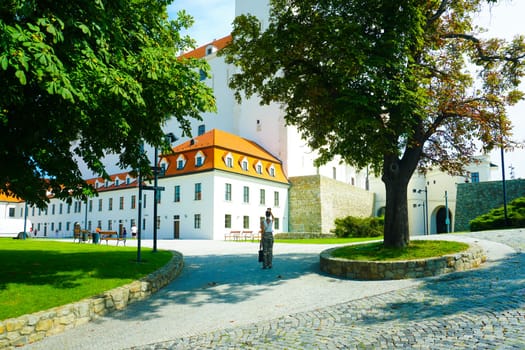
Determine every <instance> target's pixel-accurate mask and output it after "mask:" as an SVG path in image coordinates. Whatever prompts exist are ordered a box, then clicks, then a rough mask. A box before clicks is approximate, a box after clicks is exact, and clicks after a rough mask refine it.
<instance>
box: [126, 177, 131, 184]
mask: <svg viewBox="0 0 525 350" xmlns="http://www.w3.org/2000/svg"><path fill="white" fill-rule="evenodd" d="M130 182H131V179H130V178H129V177H127V178H126V185H129V183H130Z"/></svg>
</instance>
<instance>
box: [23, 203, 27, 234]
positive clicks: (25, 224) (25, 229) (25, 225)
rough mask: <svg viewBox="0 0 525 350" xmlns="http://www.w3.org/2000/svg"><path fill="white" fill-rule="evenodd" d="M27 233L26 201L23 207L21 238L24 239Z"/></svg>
mask: <svg viewBox="0 0 525 350" xmlns="http://www.w3.org/2000/svg"><path fill="white" fill-rule="evenodd" d="M26 235H27V201H26V202H25V208H24V234H23V235H22V239H26Z"/></svg>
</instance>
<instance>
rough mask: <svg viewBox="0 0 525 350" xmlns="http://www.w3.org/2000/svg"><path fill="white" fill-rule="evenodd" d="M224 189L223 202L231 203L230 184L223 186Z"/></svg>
mask: <svg viewBox="0 0 525 350" xmlns="http://www.w3.org/2000/svg"><path fill="white" fill-rule="evenodd" d="M225 185H226V186H225V189H224V200H226V201H231V200H232V184H225Z"/></svg>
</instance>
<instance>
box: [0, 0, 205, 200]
mask: <svg viewBox="0 0 525 350" xmlns="http://www.w3.org/2000/svg"><path fill="white" fill-rule="evenodd" d="M170 3H171V1H168V0H160V1H159V0H132V1H124V0H111V1H108V0H94V1H83V2H78V1H70V2H62V1H51V0H47V1H40V0H39V1H36V0H9V1H3V2H2V3H1V4H0V80H1V81H2V84H1V85H0V134H1V135H2V138H1V140H0V164H1V166H0V191H1V192H4V193H10V194H13V195H16V196H18V197H20V198H24V199H26V200H28V202H29V203H31V204H37V205H39V206H45V205H46V202H47V197H46V190H50V191H51V192H52V193H53V195H54V196H55V197H58V198H71V196H73V197H80V198H82V197H85V196H88V195H91V194H93V193H94V189H93V188H91V187H89V186H88V185H86V184H85V182H84V181H83V180H82V176H81V173H80V170H79V166H78V164H77V161H76V160H77V159H82V160H83V161H84V162H85V163H86V164H87V166H88V167H89V169H90V170H92V171H93V172H94V173H95V174H100V175H101V176H107V175H108V174H107V173H106V171H105V168H104V164H102V162H101V159H102V158H103V157H104V156H105V155H106V154H109V153H115V154H119V165H120V166H121V167H122V168H128V167H130V168H132V169H134V170H138V169H142V171H143V172H150V168H149V162H148V160H147V159H146V157H145V155H144V154H143V152H142V151H141V147H140V146H141V144H142V143H143V142H145V143H148V144H151V145H153V146H159V147H167V145H166V144H165V141H164V137H163V132H162V126H163V124H164V123H166V121H167V120H168V119H170V118H171V117H174V118H176V119H177V120H178V121H179V122H180V124H181V128H182V129H183V130H182V131H183V132H184V133H187V134H191V133H190V130H189V121H188V119H187V118H197V119H200V116H199V115H200V113H201V112H204V111H211V110H214V108H215V102H214V99H213V95H212V91H211V89H209V88H208V87H206V86H205V85H204V84H203V83H201V82H200V79H199V70H203V71H207V70H208V67H207V65H206V63H205V62H204V61H202V60H195V59H182V58H179V57H178V55H179V53H180V52H181V51H182V50H186V49H188V48H191V47H193V46H194V42H193V40H192V39H190V38H189V37H183V36H181V35H180V34H179V32H180V30H181V29H183V28H187V27H189V26H190V25H191V24H192V21H193V20H192V18H191V17H189V16H188V15H187V14H186V13H185V12H184V11H181V12H180V13H179V14H178V18H177V19H176V20H169V19H168V16H167V11H166V7H167V5H169V4H170Z"/></svg>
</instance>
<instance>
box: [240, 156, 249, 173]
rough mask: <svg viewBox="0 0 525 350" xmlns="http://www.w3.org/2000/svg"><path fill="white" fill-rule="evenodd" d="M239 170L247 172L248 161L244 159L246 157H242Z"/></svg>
mask: <svg viewBox="0 0 525 350" xmlns="http://www.w3.org/2000/svg"><path fill="white" fill-rule="evenodd" d="M241 168H242V170H244V171H248V159H246V157H244V158H243V160H242V162H241Z"/></svg>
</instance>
